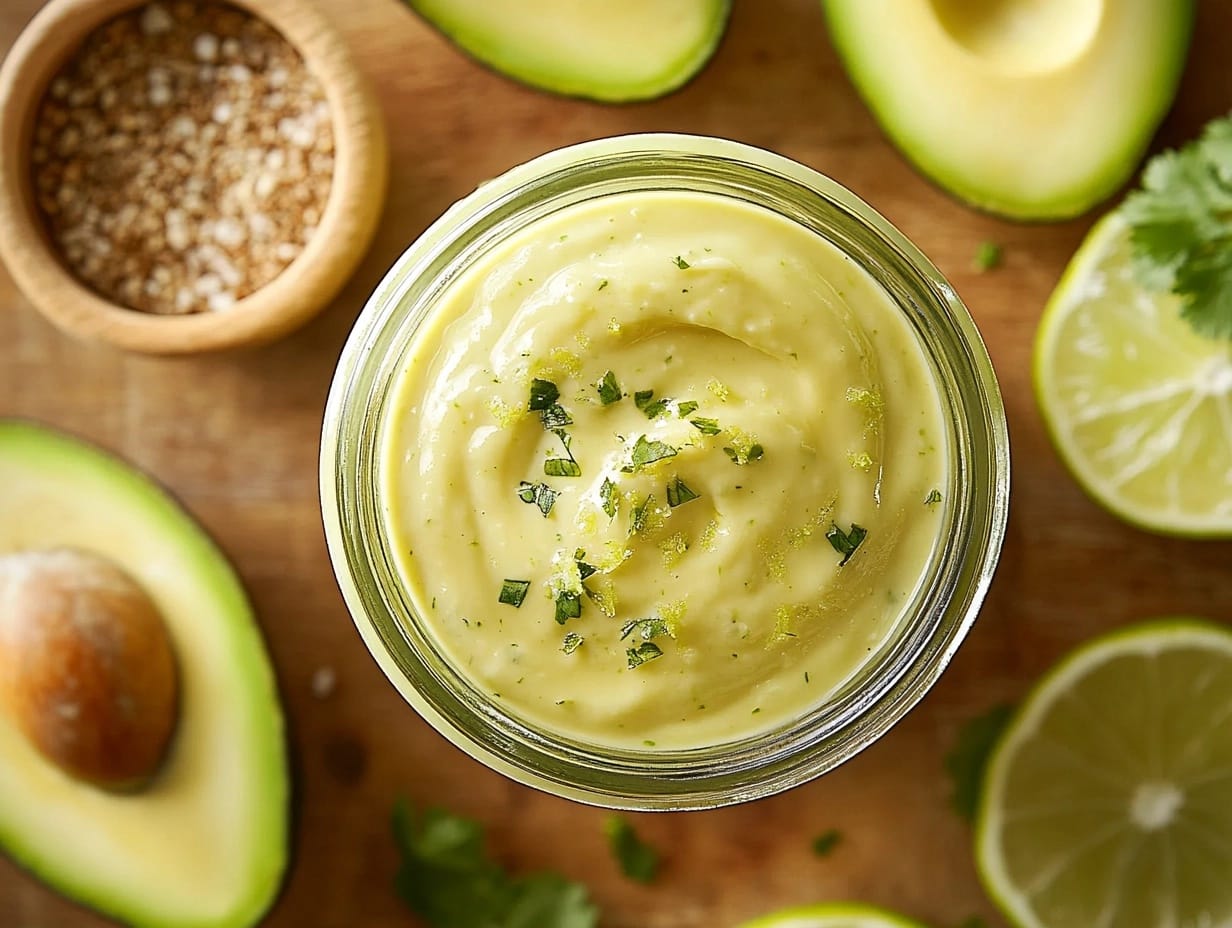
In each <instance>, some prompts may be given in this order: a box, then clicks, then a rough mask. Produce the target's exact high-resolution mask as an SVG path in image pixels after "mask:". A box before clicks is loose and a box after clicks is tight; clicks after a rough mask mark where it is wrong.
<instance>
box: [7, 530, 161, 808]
mask: <svg viewBox="0 0 1232 928" xmlns="http://www.w3.org/2000/svg"><path fill="white" fill-rule="evenodd" d="M178 689H179V680H178V673H177V669H176V663H175V655H174V652H173V650H172V646H171V639H170V636H169V634H168V632H167V626H166V624H165V622H164V620H163V617H162V615H161V613H160V612H159V610H158V607H157V606H156V605H155V604H154V602H153V601H152V600H151V599H150V597H149V596H148V595H147V594H146V592H145V591H144V590H143V589H142V588H141V587H140V586H139V585H138V584H137V582H136V581H135V580H133V578H132V577H130V576H129V575H128V573H126V572H125V571H124V570H123V569H121V568H120V567H119V566H117V565H116V564H114V563H113V562H111V561H110V560H107V559H106V558H103V557H100V556H99V555H96V554H92V553H89V552H86V551H81V550H76V549H68V548H61V549H50V550H39V551H26V552H20V553H16V554H10V555H7V556H4V557H0V707H3V709H4V710H5V711H6V712H7V714H8V715H9V716H10V718H11V719H12V720H13V721H14V722H15V723H16V725H17V727H18V728H19V729H20V730H21V731H22V732H23V733H24V734H25V736H26V737H27V738H28V739H29V740H30V742H31V744H32V745H33V746H34V747H35V748H36V749H37V750H38V751H39V752H40V753H41V754H42V755H43V756H44V757H46V758H47V759H48V760H49V761H51V762H52V763H53V764H55V765H56V766H57V767H59V768H60V769H61V770H63V771H64V772H65V773H67V774H68V775H70V776H72V777H74V778H76V779H79V780H83V781H86V782H88V783H92V784H94V785H96V786H99V787H102V788H104V789H110V790H131V789H136V788H139V787H140V786H142V785H143V784H145V783H146V782H147V781H149V780H150V779H151V778H152V777H153V776H154V775H155V774H156V773H157V771H158V769H159V766H160V765H161V763H162V760H163V758H164V756H165V755H166V752H167V747H168V745H169V743H170V741H171V737H172V735H173V733H174V731H175V725H176V717H177V714H178Z"/></svg>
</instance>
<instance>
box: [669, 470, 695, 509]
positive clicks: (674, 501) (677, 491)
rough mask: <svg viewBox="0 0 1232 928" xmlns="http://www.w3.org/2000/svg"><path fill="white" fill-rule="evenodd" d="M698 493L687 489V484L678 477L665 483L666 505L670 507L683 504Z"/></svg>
mask: <svg viewBox="0 0 1232 928" xmlns="http://www.w3.org/2000/svg"><path fill="white" fill-rule="evenodd" d="M697 497H698V494H697V493H695V492H693V491H692V490H690V489H689V487H688V485H687V484H686V483H685V482H684V481H683V480H681V479H680V478H679V477H677V478H676V479H675V481H674V482H672V483H669V484H668V485H667V505H668V506H670V507H671V508H672V509H675V508H676V507H677V506H683V505H684V504H685V503H687V502H690V501H692V500H695V499H697Z"/></svg>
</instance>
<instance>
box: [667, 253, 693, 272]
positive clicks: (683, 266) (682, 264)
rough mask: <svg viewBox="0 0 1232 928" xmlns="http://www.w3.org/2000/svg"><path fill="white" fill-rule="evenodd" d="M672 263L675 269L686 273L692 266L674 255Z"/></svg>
mask: <svg viewBox="0 0 1232 928" xmlns="http://www.w3.org/2000/svg"><path fill="white" fill-rule="evenodd" d="M672 263H673V264H675V265H676V267H678V268H680V269H681V270H682V271H687V270H688V269H689V268H690V267H691V266H692V265H690V264H689V262H688V261H686V260H685V259H684V258H682V257H680V255H676V257H675V258H673V259H672Z"/></svg>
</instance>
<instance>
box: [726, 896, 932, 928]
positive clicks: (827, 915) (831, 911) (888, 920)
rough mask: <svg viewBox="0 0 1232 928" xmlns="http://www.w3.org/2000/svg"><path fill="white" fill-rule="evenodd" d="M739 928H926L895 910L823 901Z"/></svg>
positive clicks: (771, 915)
mask: <svg viewBox="0 0 1232 928" xmlns="http://www.w3.org/2000/svg"><path fill="white" fill-rule="evenodd" d="M740 928H924V926H923V925H921V924H920V923H919V922H916V921H912V920H911V919H909V918H906V917H904V916H902V915H898V914H896V913H894V912H889V911H886V910H885V909H879V908H877V907H876V906H871V905H866V904H865V903H863V902H824V903H819V904H818V905H802V906H797V907H796V908H792V909H783V910H782V911H781V912H774V913H771V914H770V915H763V916H762V917H761V918H756V919H754V920H753V921H751V922H746V923H745V924H743V925H741V926H740Z"/></svg>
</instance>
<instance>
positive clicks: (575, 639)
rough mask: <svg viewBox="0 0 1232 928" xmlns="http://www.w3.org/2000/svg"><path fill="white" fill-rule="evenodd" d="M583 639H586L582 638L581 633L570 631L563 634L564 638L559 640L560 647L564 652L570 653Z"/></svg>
mask: <svg viewBox="0 0 1232 928" xmlns="http://www.w3.org/2000/svg"><path fill="white" fill-rule="evenodd" d="M585 640H586V639H585V638H583V637H582V636H581V635H579V634H578V633H577V632H570V633H569V634H567V635H565V640H564V641H562V642H561V645H560V649H561V650H562V651H564V652H565V653H566V654H572V653H573V652H574V651H576V650H577V649H578V648H580V647H581V646H582V642H583V641H585Z"/></svg>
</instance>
